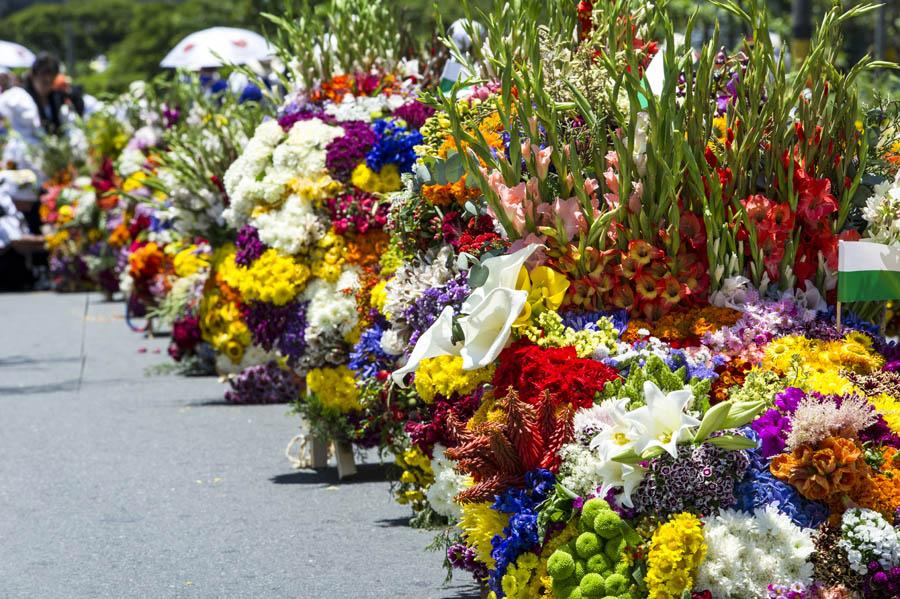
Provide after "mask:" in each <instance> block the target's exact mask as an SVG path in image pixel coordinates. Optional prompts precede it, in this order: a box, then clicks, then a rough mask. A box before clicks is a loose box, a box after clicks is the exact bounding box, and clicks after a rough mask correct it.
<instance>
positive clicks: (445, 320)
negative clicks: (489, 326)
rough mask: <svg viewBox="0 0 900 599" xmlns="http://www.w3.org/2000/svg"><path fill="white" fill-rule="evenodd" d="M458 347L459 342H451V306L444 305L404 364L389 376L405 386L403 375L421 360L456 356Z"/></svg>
mask: <svg viewBox="0 0 900 599" xmlns="http://www.w3.org/2000/svg"><path fill="white" fill-rule="evenodd" d="M460 348H461V344H454V343H453V307H452V306H446V307H445V308H444V309H443V310H442V311H441V313H440V315H439V316H438V318H437V320H436V321H434V324H433V325H431V326H430V327H429V328H428V330H427V331H425V332H424V333H422V336H421V337H419V340H418V341H417V342H416V346H415V347H414V348H413V350H412V353H411V354H410V355H409V360H407V361H406V365H404V366H403V367H402V368H398V369H397V370H395V371H394V372H393V373H391V378H393V379H394V382H395V383H397V384H398V385H400V386H401V387H402V386H405V385H404V384H403V377H405V376H406V375H407V374H409V373H410V372H414V371H415V370H416V368H417V367H418V366H419V363H420V362H422V360H426V359H428V358H436V357H438V356H448V355H449V356H458V355H459V350H460Z"/></svg>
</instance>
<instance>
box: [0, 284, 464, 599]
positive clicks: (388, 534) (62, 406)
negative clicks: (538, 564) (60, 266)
mask: <svg viewBox="0 0 900 599" xmlns="http://www.w3.org/2000/svg"><path fill="white" fill-rule="evenodd" d="M122 315H123V306H122V304H121V303H104V302H103V301H102V299H101V297H100V296H99V295H97V294H67V295H57V294H50V293H33V294H0V597H2V598H4V599H5V598H12V599H19V598H28V599H44V598H48V599H55V598H65V599H76V598H82V597H83V598H92V599H93V598H100V597H111V598H116V599H120V598H129V597H141V598H150V599H156V598H168V597H179V598H181V597H189V598H194V597H215V598H229V599H230V598H244V597H275V598H298V599H307V598H308V599H314V598H332V597H334V598H342V599H355V598H406V597H409V598H415V599H428V598H435V599H437V598H441V599H450V598H457V597H460V598H461V597H477V594H476V593H475V592H474V589H473V587H472V586H471V585H469V584H467V583H466V581H465V580H464V579H463V577H462V576H460V577H458V578H457V579H456V580H455V581H454V583H453V584H452V585H450V586H447V587H445V586H442V581H443V579H444V572H443V569H442V557H441V555H439V554H437V553H429V552H426V551H425V547H426V546H427V545H428V544H429V543H430V541H431V539H432V536H433V535H432V533H430V532H428V531H421V530H414V529H411V528H409V527H408V526H406V519H407V517H408V516H409V513H408V511H407V509H406V508H404V507H402V506H399V505H396V504H395V503H394V502H393V501H392V500H391V498H390V496H389V494H388V484H387V483H386V482H385V478H384V470H383V468H382V467H381V466H380V465H378V464H375V463H373V464H368V465H364V466H362V467H361V469H360V475H359V476H358V477H357V479H356V480H355V481H353V482H352V483H346V484H339V483H338V482H337V477H336V474H335V473H334V471H333V470H329V471H326V472H316V471H311V470H301V471H296V470H292V469H291V467H290V465H289V464H288V463H287V460H286V459H285V458H284V456H283V451H284V447H285V445H286V443H287V441H288V440H289V439H290V438H291V437H292V436H293V435H294V434H296V433H297V432H298V430H299V420H298V419H297V418H296V417H293V416H290V415H289V414H288V409H287V407H286V406H231V405H227V404H224V403H223V402H222V395H223V386H222V385H221V384H220V383H219V382H218V381H217V380H216V379H215V378H211V377H207V378H184V377H179V376H176V375H152V376H148V375H147V374H146V371H147V369H148V368H152V367H153V366H155V365H159V364H163V363H165V362H166V361H167V360H168V357H167V356H166V355H165V347H166V344H167V341H166V340H165V339H147V338H144V337H143V336H141V335H139V334H136V333H133V332H131V331H129V330H128V328H127V327H126V326H125V323H124V321H123V318H122Z"/></svg>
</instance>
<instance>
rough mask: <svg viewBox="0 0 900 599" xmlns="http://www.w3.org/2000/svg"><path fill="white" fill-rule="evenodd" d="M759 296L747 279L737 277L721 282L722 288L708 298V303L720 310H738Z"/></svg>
mask: <svg viewBox="0 0 900 599" xmlns="http://www.w3.org/2000/svg"><path fill="white" fill-rule="evenodd" d="M758 298H759V294H758V293H757V292H756V289H755V288H754V287H753V283H752V281H750V279H748V278H747V277H744V276H741V275H737V276H734V277H728V278H727V279H725V280H724V281H722V286H721V287H720V288H719V290H718V291H716V292H715V293H713V294H712V296H711V297H710V298H709V303H711V304H713V305H714V306H719V307H720V308H733V309H735V310H740V309H741V308H742V307H743V305H744V304H746V303H747V302H748V301H755V300H756V299H758Z"/></svg>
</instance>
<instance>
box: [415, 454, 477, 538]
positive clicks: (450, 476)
mask: <svg viewBox="0 0 900 599" xmlns="http://www.w3.org/2000/svg"><path fill="white" fill-rule="evenodd" d="M433 454H434V457H433V458H431V470H432V471H433V472H434V483H433V484H432V485H431V486H430V487H428V491H426V493H425V496H426V497H427V498H428V503H429V504H431V507H432V509H434V511H436V512H437V513H438V514H440V515H441V516H445V517H447V518H451V519H455V520H458V519H459V518H460V517H462V509H461V508H460V507H459V505H458V504H457V503H456V502H455V501H453V498H454V497H456V496H457V495H458V494H459V493H460V491H462V490H463V489H465V488H466V487H467V486H469V485H470V484H471V479H470V478H469V477H468V476H466V475H464V474H459V473H458V472H456V470H454V465H455V464H454V462H453V461H451V460H448V459H447V458H446V457H444V447H442V446H441V445H439V444H438V445H435V446H434V452H433Z"/></svg>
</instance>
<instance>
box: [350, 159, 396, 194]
mask: <svg viewBox="0 0 900 599" xmlns="http://www.w3.org/2000/svg"><path fill="white" fill-rule="evenodd" d="M350 179H351V181H352V183H353V185H355V186H356V187H358V188H360V189H362V190H363V191H367V192H369V193H390V192H392V191H397V190H398V189H400V188H401V187H402V185H401V183H400V171H399V170H398V169H397V165H396V164H386V165H384V166H383V167H382V168H381V171H380V172H377V173H376V172H375V171H373V170H372V169H370V168H369V167H368V166H366V164H365V163H362V164H360V165H359V166H357V167H356V168H355V169H353V174H352V175H351V178H350Z"/></svg>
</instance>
